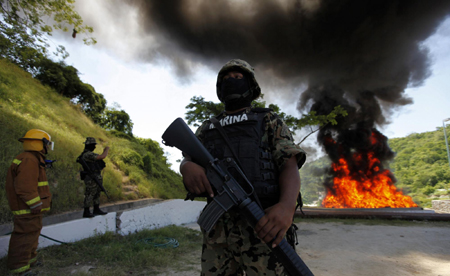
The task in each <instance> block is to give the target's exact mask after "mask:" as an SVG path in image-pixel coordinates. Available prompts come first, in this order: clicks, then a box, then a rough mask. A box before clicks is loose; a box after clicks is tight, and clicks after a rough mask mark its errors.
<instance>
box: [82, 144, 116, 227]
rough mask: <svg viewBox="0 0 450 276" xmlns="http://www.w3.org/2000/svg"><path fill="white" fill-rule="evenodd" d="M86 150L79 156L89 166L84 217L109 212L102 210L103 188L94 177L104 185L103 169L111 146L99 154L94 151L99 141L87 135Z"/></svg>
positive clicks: (85, 178) (85, 180)
mask: <svg viewBox="0 0 450 276" xmlns="http://www.w3.org/2000/svg"><path fill="white" fill-rule="evenodd" d="M84 144H85V146H84V151H83V152H82V153H81V155H80V157H79V158H83V160H84V161H86V164H87V165H88V166H89V168H84V170H85V171H84V172H85V174H84V177H82V178H84V183H85V184H86V191H85V193H84V212H83V217H84V218H92V217H94V216H95V215H106V214H107V212H103V211H102V210H100V207H99V206H100V192H101V188H100V187H99V184H97V182H96V181H95V180H94V179H93V177H96V178H97V180H98V181H99V183H100V184H101V185H103V178H102V175H101V170H102V169H103V168H104V167H105V162H104V161H103V159H105V158H106V156H108V151H109V147H105V149H104V150H103V153H102V154H97V153H95V152H94V150H95V145H97V142H96V141H95V138H94V137H87V138H86V141H85V142H84ZM87 170H89V171H91V172H92V174H89V173H87ZM92 204H93V205H94V211H93V213H91V212H90V210H89V208H90V207H91V206H92Z"/></svg>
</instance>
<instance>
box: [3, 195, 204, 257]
mask: <svg viewBox="0 0 450 276" xmlns="http://www.w3.org/2000/svg"><path fill="white" fill-rule="evenodd" d="M205 205H206V202H201V201H184V200H182V199H173V200H159V199H158V200H145V201H142V202H134V203H132V202H127V203H125V204H114V205H110V206H106V205H105V206H102V207H101V208H102V209H103V210H106V211H108V214H107V215H104V216H96V217H94V218H89V219H87V218H81V215H82V212H81V211H80V212H71V213H67V214H62V215H57V216H51V217H46V218H44V219H46V224H45V223H44V225H45V226H44V227H43V228H42V231H41V234H43V235H45V236H48V237H50V238H52V239H55V240H58V241H62V242H75V241H78V240H82V239H85V238H88V237H91V236H93V235H96V234H103V233H105V232H115V233H118V234H121V235H128V234H130V233H134V232H137V231H140V230H142V229H156V228H161V227H165V226H168V225H193V224H194V223H195V222H196V221H197V219H198V216H199V215H200V212H201V211H202V210H203V208H204V207H205ZM73 217H76V218H77V219H73ZM71 218H72V219H71ZM10 227H11V230H12V226H10ZM191 228H194V227H191ZM5 229H6V227H4V228H3V230H2V231H4V230H5ZM5 233H8V232H5ZM9 239H10V236H9V235H8V236H1V237H0V258H2V257H4V256H5V255H7V254H8V246H9ZM59 244H60V243H58V242H54V241H52V240H49V239H47V238H45V237H42V236H40V237H39V248H44V247H47V246H50V245H59Z"/></svg>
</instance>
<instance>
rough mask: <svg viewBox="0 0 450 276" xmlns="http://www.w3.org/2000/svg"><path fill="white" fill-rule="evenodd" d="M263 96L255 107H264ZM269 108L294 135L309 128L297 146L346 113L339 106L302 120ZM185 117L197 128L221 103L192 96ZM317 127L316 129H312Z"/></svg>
mask: <svg viewBox="0 0 450 276" xmlns="http://www.w3.org/2000/svg"><path fill="white" fill-rule="evenodd" d="M263 96H264V95H261V99H260V100H256V101H253V102H252V105H253V106H255V107H263V108H264V107H266V102H265V101H263V100H262V98H263ZM268 107H269V108H271V109H273V111H274V112H276V113H277V114H278V116H279V117H280V118H281V119H282V120H283V121H284V122H285V123H286V124H287V125H288V126H289V128H290V129H291V131H292V132H293V133H295V131H296V130H298V129H301V128H303V127H306V126H309V127H310V130H311V132H310V133H309V134H308V135H306V136H305V137H304V138H303V139H302V140H301V141H300V143H298V144H301V143H302V142H303V141H304V140H305V139H306V138H308V137H309V136H310V135H311V134H313V133H315V132H316V131H318V130H320V129H321V128H322V127H324V126H325V125H327V124H330V123H331V124H332V125H336V124H337V121H336V117H337V116H339V115H341V116H347V115H348V114H347V111H346V110H345V109H344V108H342V107H341V106H336V107H335V108H334V110H333V111H332V112H330V114H328V115H316V112H315V111H311V112H309V113H308V114H303V116H302V118H300V119H298V118H296V117H294V116H291V115H287V114H286V113H284V112H282V111H281V109H280V107H279V106H278V105H276V104H269V106H268ZM186 109H187V111H186V116H185V119H186V120H187V122H188V124H189V125H193V126H196V127H198V126H199V125H200V124H201V123H202V122H203V121H205V120H207V119H209V118H210V117H212V116H216V115H219V114H220V113H221V112H222V111H223V110H224V104H223V103H214V102H207V101H205V99H204V98H203V97H202V96H199V97H197V96H194V97H192V98H191V103H190V104H188V105H187V106H186ZM314 126H317V127H316V129H313V127H314Z"/></svg>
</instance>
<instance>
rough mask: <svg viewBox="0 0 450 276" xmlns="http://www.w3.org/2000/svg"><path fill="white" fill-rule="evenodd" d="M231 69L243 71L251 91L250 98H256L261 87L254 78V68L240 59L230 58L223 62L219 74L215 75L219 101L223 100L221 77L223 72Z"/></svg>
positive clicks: (223, 74)
mask: <svg viewBox="0 0 450 276" xmlns="http://www.w3.org/2000/svg"><path fill="white" fill-rule="evenodd" d="M231 70H237V71H240V72H243V73H244V74H245V75H246V76H247V77H249V79H250V90H251V91H252V92H253V95H252V100H254V99H256V98H258V97H259V95H261V88H260V87H259V84H258V82H257V81H256V78H255V69H254V68H253V67H252V66H251V65H250V64H248V63H247V62H246V61H244V60H242V59H232V60H230V61H228V62H227V63H225V65H224V66H223V67H222V69H220V71H219V74H218V75H217V83H216V92H217V98H219V100H220V101H221V102H223V100H222V93H221V91H220V89H221V87H222V79H223V77H224V76H225V74H226V73H228V72H230V71H231Z"/></svg>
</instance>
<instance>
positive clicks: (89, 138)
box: [83, 137, 97, 145]
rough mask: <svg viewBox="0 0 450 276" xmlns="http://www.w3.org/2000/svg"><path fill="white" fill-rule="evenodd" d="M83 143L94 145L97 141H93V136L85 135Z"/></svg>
mask: <svg viewBox="0 0 450 276" xmlns="http://www.w3.org/2000/svg"><path fill="white" fill-rule="evenodd" d="M83 144H86V145H92V144H94V145H96V144H97V141H95V138H94V137H86V141H85V142H84V143H83Z"/></svg>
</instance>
